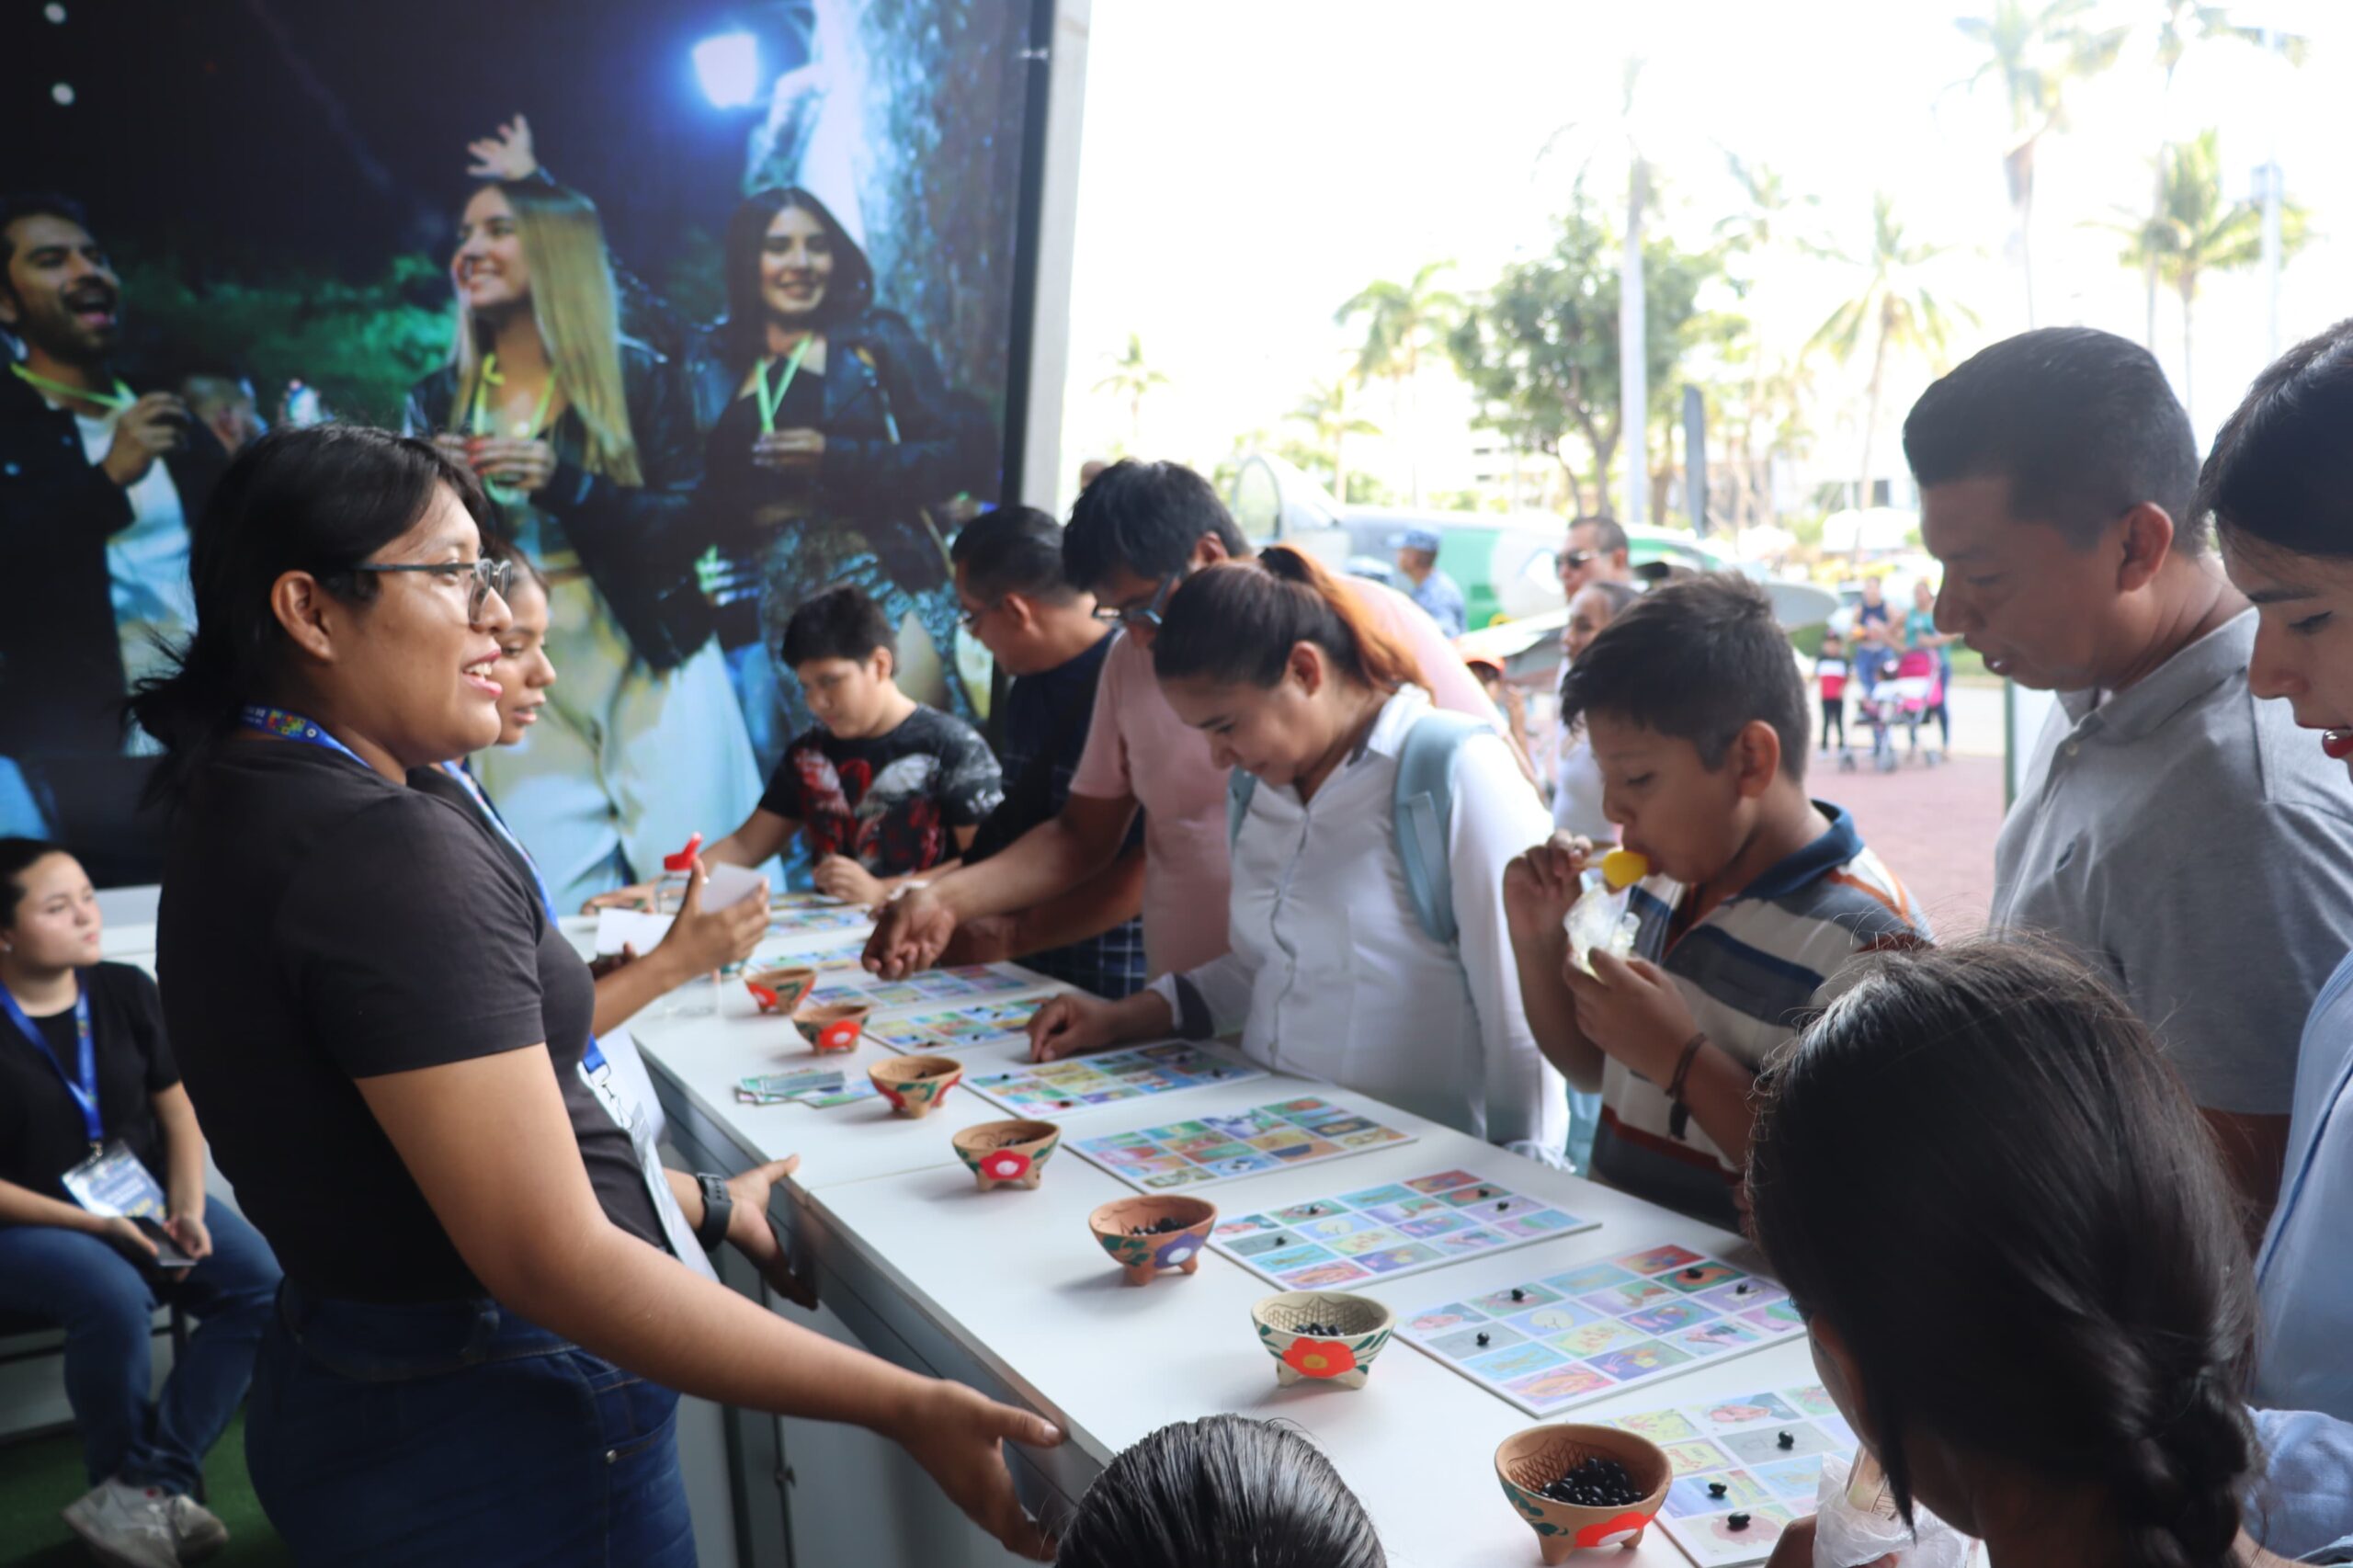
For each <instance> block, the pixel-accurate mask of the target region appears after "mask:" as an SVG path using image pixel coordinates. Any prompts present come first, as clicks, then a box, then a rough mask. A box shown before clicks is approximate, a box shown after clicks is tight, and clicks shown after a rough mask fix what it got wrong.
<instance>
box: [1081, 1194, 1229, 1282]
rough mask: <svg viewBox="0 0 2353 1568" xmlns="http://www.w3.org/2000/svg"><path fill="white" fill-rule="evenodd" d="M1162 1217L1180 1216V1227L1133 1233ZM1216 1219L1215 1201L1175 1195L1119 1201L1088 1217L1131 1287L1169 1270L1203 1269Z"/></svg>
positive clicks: (1089, 1225)
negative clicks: (1135, 1229)
mask: <svg viewBox="0 0 2353 1568" xmlns="http://www.w3.org/2000/svg"><path fill="white" fill-rule="evenodd" d="M1162 1220H1175V1221H1176V1222H1177V1224H1178V1225H1179V1226H1180V1227H1181V1228H1180V1229H1177V1230H1174V1231H1165V1232H1154V1233H1149V1234H1145V1235H1141V1236H1138V1235H1131V1234H1130V1232H1131V1230H1132V1229H1133V1228H1134V1227H1135V1226H1138V1225H1154V1224H1157V1223H1158V1222H1159V1221H1162ZM1216 1223H1217V1205H1216V1204H1214V1203H1211V1202H1209V1201H1207V1200H1206V1199H1199V1198H1184V1197H1179V1196H1177V1195H1175V1194H1169V1195H1166V1196H1163V1197H1158V1198H1120V1199H1113V1200H1112V1201H1111V1202H1108V1203H1106V1204H1104V1205H1103V1206H1102V1207H1101V1208H1100V1209H1097V1210H1095V1212H1094V1213H1092V1214H1089V1215H1088V1216H1087V1217H1086V1228H1087V1229H1088V1230H1090V1231H1092V1232H1094V1233H1095V1242H1096V1244H1097V1246H1100V1247H1101V1248H1102V1249H1103V1250H1104V1251H1105V1252H1107V1253H1108V1254H1110V1255H1111V1261H1112V1262H1114V1263H1116V1264H1118V1265H1119V1266H1120V1270H1121V1271H1122V1272H1123V1273H1125V1274H1126V1275H1127V1277H1128V1283H1129V1284H1131V1285H1149V1284H1150V1283H1152V1281H1153V1279H1154V1277H1155V1276H1157V1275H1158V1274H1159V1273H1160V1271H1161V1270H1162V1269H1164V1268H1174V1269H1176V1270H1178V1271H1180V1272H1182V1273H1186V1274H1190V1273H1192V1272H1193V1271H1194V1270H1195V1269H1197V1268H1199V1267H1200V1266H1201V1249H1202V1248H1203V1247H1205V1246H1207V1245H1208V1244H1209V1238H1210V1227H1211V1225H1214V1224H1216Z"/></svg>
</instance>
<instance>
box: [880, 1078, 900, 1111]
mask: <svg viewBox="0 0 2353 1568" xmlns="http://www.w3.org/2000/svg"><path fill="white" fill-rule="evenodd" d="M874 1092H875V1093H876V1094H878V1095H881V1096H882V1097H883V1098H884V1099H886V1100H889V1101H890V1102H891V1104H892V1108H894V1109H898V1110H904V1109H906V1108H907V1096H904V1095H903V1094H901V1093H899V1091H898V1090H896V1089H892V1088H886V1087H884V1086H883V1085H881V1084H877V1085H874Z"/></svg>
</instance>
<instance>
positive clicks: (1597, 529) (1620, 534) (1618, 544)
mask: <svg viewBox="0 0 2353 1568" xmlns="http://www.w3.org/2000/svg"><path fill="white" fill-rule="evenodd" d="M1579 528H1591V529H1592V530H1593V548H1594V549H1596V550H1597V551H1600V552H1601V553H1602V554H1604V555H1615V554H1617V553H1618V552H1619V551H1621V550H1625V549H1627V548H1629V547H1628V545H1627V543H1626V530H1625V529H1624V528H1622V527H1620V525H1619V522H1618V519H1617V518H1615V517H1611V516H1610V515H1609V514H1608V513H1607V512H1587V513H1586V515H1585V516H1584V517H1573V518H1571V519H1570V520H1569V531H1570V532H1571V533H1574V532H1575V531H1576V530H1577V529H1579Z"/></svg>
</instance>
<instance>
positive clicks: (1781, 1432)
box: [1600, 1383, 1855, 1568]
mask: <svg viewBox="0 0 2353 1568" xmlns="http://www.w3.org/2000/svg"><path fill="white" fill-rule="evenodd" d="M1600 1425H1602V1426H1616V1427H1620V1428H1621V1429H1623V1430H1625V1431H1628V1432H1633V1433H1637V1434H1639V1435H1641V1436H1642V1437H1648V1438H1649V1439H1650V1440H1651V1441H1652V1442H1654V1443H1656V1444H1657V1445H1658V1446H1659V1447H1660V1448H1662V1449H1665V1450H1666V1457H1667V1459H1668V1460H1670V1461H1672V1462H1673V1464H1674V1466H1675V1483H1674V1484H1673V1485H1671V1486H1669V1487H1668V1488H1667V1493H1666V1502H1665V1506H1663V1507H1661V1508H1660V1510H1659V1517H1658V1522H1659V1524H1660V1525H1661V1526H1662V1527H1664V1528H1665V1530H1666V1533H1667V1534H1668V1535H1670V1536H1672V1537H1674V1538H1675V1544H1676V1545H1677V1546H1679V1547H1681V1548H1682V1549H1683V1551H1684V1555H1686V1556H1687V1557H1688V1558H1690V1559H1691V1561H1692V1562H1696V1563H1698V1564H1699V1568H1739V1565H1740V1564H1743V1563H1750V1562H1764V1561H1765V1559H1766V1558H1768V1556H1770V1555H1772V1551H1773V1543H1774V1542H1775V1541H1777V1540H1779V1539H1780V1536H1781V1530H1782V1528H1783V1527H1784V1526H1786V1525H1787V1524H1788V1523H1789V1522H1790V1519H1791V1518H1793V1517H1803V1516H1805V1515H1807V1514H1811V1513H1813V1511H1814V1506H1815V1504H1816V1502H1817V1500H1818V1498H1819V1495H1820V1483H1821V1480H1822V1461H1823V1459H1824V1456H1826V1455H1836V1456H1837V1457H1838V1458H1839V1459H1841V1460H1847V1461H1849V1462H1851V1461H1852V1460H1853V1459H1854V1456H1855V1429H1854V1428H1853V1427H1851V1426H1847V1423H1846V1422H1845V1420H1843V1419H1842V1418H1841V1417H1840V1416H1839V1415H1838V1407H1837V1406H1836V1404H1834V1403H1831V1399H1830V1395H1829V1394H1828V1393H1827V1392H1824V1389H1823V1387H1822V1385H1821V1384H1819V1383H1812V1384H1807V1385H1805V1386H1803V1387H1800V1388H1786V1389H1768V1390H1766V1391H1763V1392H1757V1393H1748V1394H1741V1395H1738V1396H1736V1397H1734V1398H1731V1399H1720V1400H1714V1401H1711V1402H1710V1403H1703V1404H1680V1405H1673V1406H1670V1407H1668V1408H1666V1409H1664V1410H1647V1411H1643V1412H1642V1413H1640V1414H1639V1415H1620V1416H1619V1417H1617V1418H1616V1419H1614V1420H1610V1421H1604V1422H1602V1423H1600ZM1717 1487H1722V1495H1721V1496H1719V1495H1717V1494H1715V1491H1714V1488H1717ZM1735 1514H1745V1515H1746V1516H1747V1519H1746V1522H1745V1523H1744V1524H1742V1525H1741V1526H1740V1528H1737V1529H1735V1528H1733V1516H1734V1515H1735Z"/></svg>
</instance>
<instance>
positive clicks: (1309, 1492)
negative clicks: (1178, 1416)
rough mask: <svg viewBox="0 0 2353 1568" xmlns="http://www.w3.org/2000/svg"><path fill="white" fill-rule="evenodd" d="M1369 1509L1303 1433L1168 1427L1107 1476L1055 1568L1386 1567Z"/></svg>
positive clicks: (1222, 1419) (1089, 1493) (1217, 1421)
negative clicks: (1367, 1513)
mask: <svg viewBox="0 0 2353 1568" xmlns="http://www.w3.org/2000/svg"><path fill="white" fill-rule="evenodd" d="M1387 1562H1388V1559H1387V1558H1386V1557H1385V1556H1384V1555H1383V1554H1382V1552H1381V1538H1380V1537H1379V1536H1377V1535H1375V1534H1374V1533H1373V1528H1372V1521H1371V1520H1370V1518H1368V1517H1366V1515H1365V1511H1364V1505H1363V1504H1361V1503H1359V1502H1358V1501H1357V1496H1356V1494H1355V1493H1353V1492H1350V1491H1349V1490H1348V1488H1347V1483H1345V1482H1343V1481H1342V1480H1341V1479H1340V1474H1339V1471H1336V1470H1334V1469H1333V1468H1332V1461H1331V1460H1327V1459H1325V1458H1324V1455H1323V1454H1322V1453H1321V1452H1320V1451H1319V1450H1318V1449H1316V1447H1315V1445H1314V1444H1313V1443H1311V1442H1309V1441H1308V1440H1307V1439H1306V1438H1305V1437H1302V1436H1301V1434H1300V1433H1298V1432H1297V1431H1295V1430H1294V1429H1292V1428H1291V1427H1290V1426H1281V1425H1279V1424H1277V1423H1275V1422H1270V1421H1254V1420H1252V1419H1250V1418H1249V1417H1247V1416H1244V1415H1211V1416H1206V1417H1204V1418H1202V1419H1201V1420H1199V1421H1179V1422H1177V1423H1176V1424H1175V1425H1173V1426H1163V1427H1162V1428H1161V1429H1160V1430H1159V1431H1157V1432H1154V1433H1153V1434H1152V1435H1151V1436H1150V1437H1145V1438H1144V1439H1143V1440H1142V1442H1140V1443H1138V1444H1136V1445H1135V1446H1134V1447H1133V1448H1131V1449H1128V1450H1127V1451H1126V1452H1124V1453H1122V1454H1120V1456H1119V1457H1118V1458H1116V1459H1114V1460H1112V1461H1111V1462H1110V1463H1109V1464H1108V1465H1107V1466H1105V1467H1104V1470H1103V1473H1102V1474H1101V1475H1099V1476H1097V1478H1096V1481H1095V1484H1094V1485H1092V1486H1090V1487H1088V1488H1087V1489H1086V1496H1085V1497H1084V1498H1082V1499H1080V1501H1079V1505H1078V1511H1077V1512H1076V1513H1074V1515H1072V1516H1071V1519H1070V1523H1069V1524H1068V1525H1067V1526H1065V1527H1064V1528H1063V1537H1062V1550H1061V1551H1059V1552H1058V1553H1057V1554H1056V1555H1055V1558H1054V1563H1055V1568H1385V1564H1386V1563H1387Z"/></svg>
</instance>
